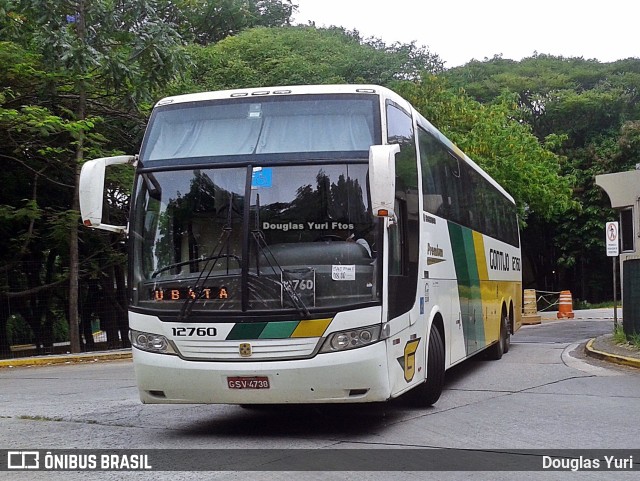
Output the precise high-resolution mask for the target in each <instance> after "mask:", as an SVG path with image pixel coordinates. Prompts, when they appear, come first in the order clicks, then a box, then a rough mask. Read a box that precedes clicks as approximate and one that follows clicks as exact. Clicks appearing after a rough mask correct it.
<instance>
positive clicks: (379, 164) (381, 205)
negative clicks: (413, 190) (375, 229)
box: [369, 144, 400, 219]
mask: <svg viewBox="0 0 640 481" xmlns="http://www.w3.org/2000/svg"><path fill="white" fill-rule="evenodd" d="M398 152H400V146H399V145H398V144H391V145H372V146H371V147H369V188H370V193H371V209H372V211H373V215H374V216H376V217H390V218H392V219H393V218H394V217H395V212H394V206H395V201H396V154H397V153H398Z"/></svg>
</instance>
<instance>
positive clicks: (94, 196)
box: [79, 155, 136, 233]
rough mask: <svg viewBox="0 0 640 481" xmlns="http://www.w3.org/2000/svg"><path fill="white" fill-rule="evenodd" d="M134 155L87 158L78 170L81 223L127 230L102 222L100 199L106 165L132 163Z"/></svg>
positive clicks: (120, 231)
mask: <svg viewBox="0 0 640 481" xmlns="http://www.w3.org/2000/svg"><path fill="white" fill-rule="evenodd" d="M135 161H136V156H134V155H118V156H116V157H103V158H100V159H95V160H89V161H87V162H85V163H84V165H83V166H82V170H81V171H80V188H79V197H80V199H79V200H80V215H81V217H82V223H83V224H84V225H85V226H87V227H91V228H93V229H101V230H106V231H110V232H118V233H124V232H127V226H119V225H109V224H103V223H102V201H103V197H104V174H105V170H106V168H107V166H108V165H117V164H134V163H135Z"/></svg>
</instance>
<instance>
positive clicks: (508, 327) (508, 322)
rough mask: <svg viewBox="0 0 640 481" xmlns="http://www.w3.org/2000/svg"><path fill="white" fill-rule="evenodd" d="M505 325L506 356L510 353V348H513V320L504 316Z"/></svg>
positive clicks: (504, 351)
mask: <svg viewBox="0 0 640 481" xmlns="http://www.w3.org/2000/svg"><path fill="white" fill-rule="evenodd" d="M503 322H504V323H505V337H504V350H503V353H504V354H506V353H508V352H509V348H510V347H511V319H509V318H508V317H507V316H504V321H503Z"/></svg>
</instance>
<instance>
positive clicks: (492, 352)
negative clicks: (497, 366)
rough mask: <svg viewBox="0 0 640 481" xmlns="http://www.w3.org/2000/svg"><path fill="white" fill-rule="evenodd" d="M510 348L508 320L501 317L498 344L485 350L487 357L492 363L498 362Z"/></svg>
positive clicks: (505, 317)
mask: <svg viewBox="0 0 640 481" xmlns="http://www.w3.org/2000/svg"><path fill="white" fill-rule="evenodd" d="M510 346H511V333H510V332H509V318H508V317H507V316H506V315H503V316H502V322H501V323H500V337H499V338H498V342H496V343H495V344H493V345H492V346H491V347H489V349H487V357H488V358H489V359H491V360H492V361H498V360H500V359H502V355H503V354H504V353H506V352H508V351H509V347H510Z"/></svg>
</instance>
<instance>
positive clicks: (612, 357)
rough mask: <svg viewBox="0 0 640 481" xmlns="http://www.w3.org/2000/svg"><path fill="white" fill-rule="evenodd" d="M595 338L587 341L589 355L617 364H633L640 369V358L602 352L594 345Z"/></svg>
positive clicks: (586, 349) (632, 365)
mask: <svg viewBox="0 0 640 481" xmlns="http://www.w3.org/2000/svg"><path fill="white" fill-rule="evenodd" d="M594 342H595V339H591V340H590V341H589V342H587V345H586V346H585V348H584V350H585V352H586V353H587V355H588V356H591V357H595V358H596V359H601V360H603V361H609V362H613V363H615V364H621V365H623V366H631V367H635V368H638V369H640V359H634V358H632V357H627V356H620V355H618V354H611V353H608V352H602V351H599V350H597V349H595V348H594V347H593V343H594Z"/></svg>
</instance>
